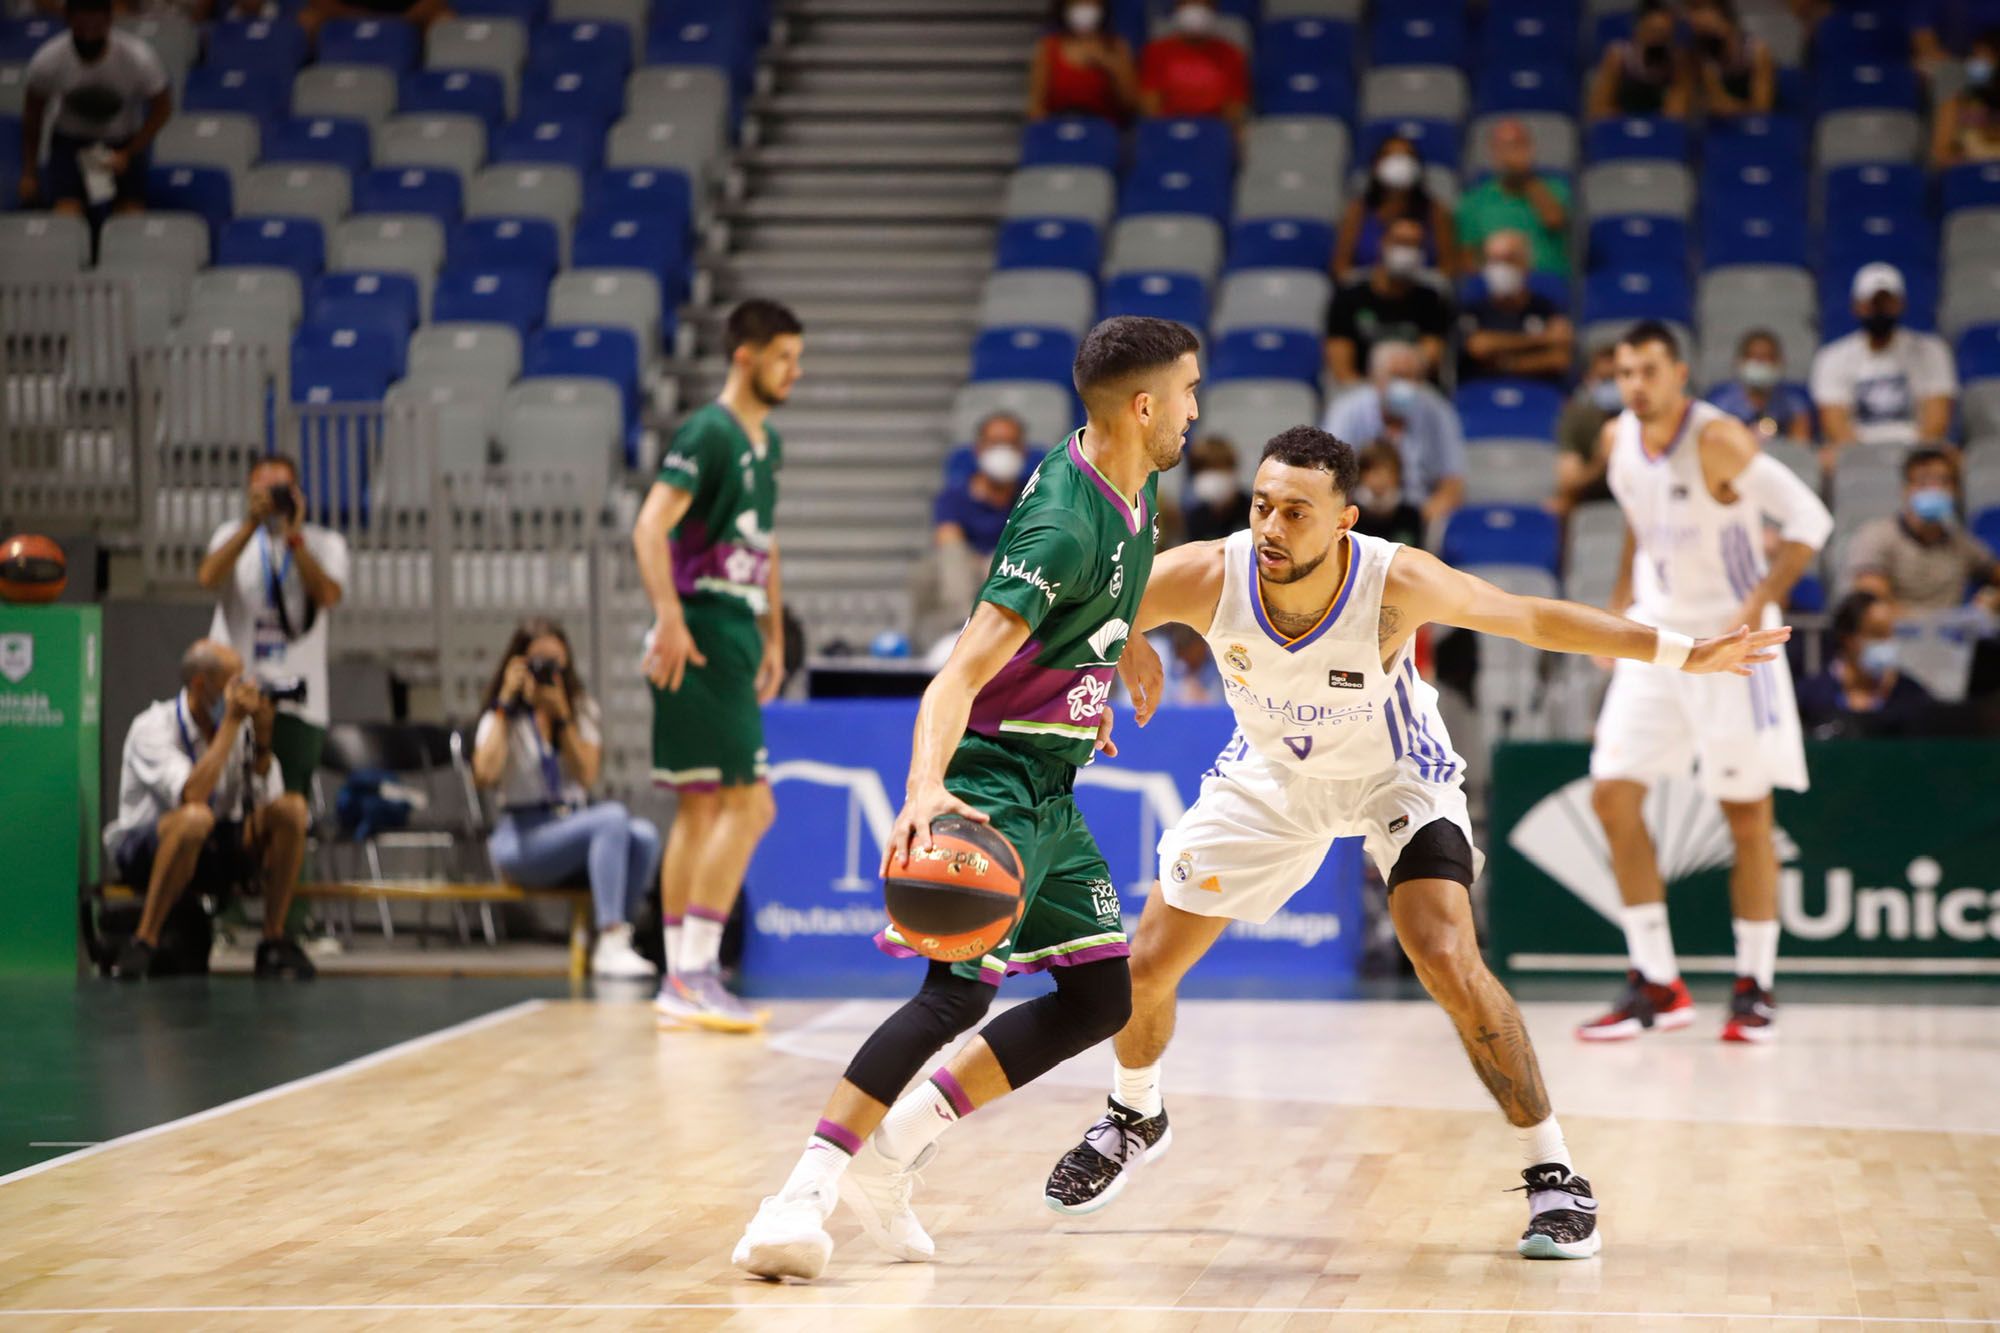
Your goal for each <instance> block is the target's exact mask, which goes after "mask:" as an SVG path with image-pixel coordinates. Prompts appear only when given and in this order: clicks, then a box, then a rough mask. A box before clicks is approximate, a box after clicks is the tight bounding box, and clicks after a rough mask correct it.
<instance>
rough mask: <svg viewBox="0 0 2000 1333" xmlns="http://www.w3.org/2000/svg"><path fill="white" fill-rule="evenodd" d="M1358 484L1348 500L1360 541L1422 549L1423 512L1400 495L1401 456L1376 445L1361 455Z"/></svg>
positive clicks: (1384, 445)
mask: <svg viewBox="0 0 2000 1333" xmlns="http://www.w3.org/2000/svg"><path fill="white" fill-rule="evenodd" d="M1358 461H1359V463H1360V464H1361V481H1360V484H1359V485H1357V486H1356V487H1355V488H1354V495H1353V496H1352V497H1351V498H1352V499H1353V501H1354V504H1355V507H1356V508H1358V509H1359V510H1360V511H1361V517H1360V518H1358V519H1356V520H1355V521H1354V530H1355V531H1356V532H1358V533H1360V534H1361V535H1362V536H1364V537H1380V538H1381V539H1382V540H1383V541H1386V542H1401V543H1403V545H1405V546H1415V547H1418V548H1420V549H1421V548H1422V546H1423V544H1424V511H1423V510H1421V509H1419V508H1417V507H1416V506H1415V505H1413V504H1411V503H1410V502H1409V500H1408V499H1407V498H1406V497H1405V496H1404V495H1403V456H1402V455H1401V454H1399V453H1397V452H1396V449H1395V446H1394V445H1390V444H1383V443H1380V442H1377V443H1375V444H1371V445H1369V446H1368V447H1367V448H1366V449H1363V450H1362V451H1361V457H1360V459H1359V460H1358Z"/></svg>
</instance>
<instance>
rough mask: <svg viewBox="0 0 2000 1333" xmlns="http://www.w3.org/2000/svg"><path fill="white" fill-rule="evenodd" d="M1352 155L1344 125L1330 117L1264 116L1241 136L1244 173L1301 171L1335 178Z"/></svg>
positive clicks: (1263, 175)
mask: <svg viewBox="0 0 2000 1333" xmlns="http://www.w3.org/2000/svg"><path fill="white" fill-rule="evenodd" d="M1352 155H1353V145H1352V143H1351V141H1350V138H1349V136H1348V133H1347V126H1346V124H1345V123H1344V122H1342V121H1339V120H1335V119H1334V118H1333V117H1332V116H1265V117H1263V118H1262V119H1259V120H1255V121H1252V122H1251V124H1250V128H1249V130H1248V131H1247V132H1246V133H1245V134H1244V136H1243V174H1244V175H1245V176H1251V177H1260V178H1268V177H1272V176H1275V175H1277V174H1278V173H1280V172H1285V171H1304V172H1309V173H1318V174H1319V175H1321V176H1324V177H1326V178H1327V179H1330V180H1334V181H1338V180H1340V179H1341V178H1342V177H1343V176H1345V175H1346V174H1347V166H1348V158H1349V157H1350V156H1352Z"/></svg>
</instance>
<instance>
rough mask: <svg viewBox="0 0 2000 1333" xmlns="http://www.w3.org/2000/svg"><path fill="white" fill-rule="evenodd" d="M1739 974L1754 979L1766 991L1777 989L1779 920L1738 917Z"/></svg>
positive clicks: (1737, 969) (1737, 964)
mask: <svg viewBox="0 0 2000 1333" xmlns="http://www.w3.org/2000/svg"><path fill="white" fill-rule="evenodd" d="M1730 924H1731V925H1732V926H1734V927H1735V928H1736V975H1737V976H1739V977H1751V978H1754V979H1755V980H1756V982H1757V984H1758V986H1760V987H1761V988H1763V989H1764V990H1767V991H1768V990H1773V989H1776V987H1777V980H1778V923H1777V922H1775V921H1745V920H1744V919H1743V918H1742V917H1740V916H1739V917H1736V918H1735V919H1734V920H1732V921H1731V922H1730Z"/></svg>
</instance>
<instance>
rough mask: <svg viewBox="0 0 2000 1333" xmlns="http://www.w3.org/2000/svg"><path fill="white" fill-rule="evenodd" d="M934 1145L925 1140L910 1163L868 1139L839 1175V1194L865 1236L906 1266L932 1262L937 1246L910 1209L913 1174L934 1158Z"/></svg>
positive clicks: (915, 1181)
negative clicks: (891, 1156) (894, 1158)
mask: <svg viewBox="0 0 2000 1333" xmlns="http://www.w3.org/2000/svg"><path fill="white" fill-rule="evenodd" d="M937 1147H938V1146H937V1144H935V1143H927V1144H925V1145H924V1150H923V1151H922V1152H920V1153H918V1154H917V1159H916V1160H915V1161H914V1162H911V1163H910V1164H909V1165H908V1166H903V1165H900V1164H899V1163H897V1162H894V1161H891V1160H890V1159H889V1158H888V1157H885V1156H884V1155H883V1153H882V1148H881V1141H880V1140H879V1139H876V1138H873V1137H870V1138H869V1140H868V1142H866V1143H864V1144H862V1145H861V1151H860V1152H858V1153H856V1154H854V1160H853V1161H851V1162H849V1163H848V1164H847V1170H845V1171H843V1172H842V1173H841V1175H840V1197H841V1199H842V1201H843V1202H845V1203H846V1204H847V1206H848V1207H849V1208H852V1209H853V1210H854V1216H855V1217H856V1218H858V1219H859V1220H860V1222H861V1229H862V1231H864V1232H865V1233H867V1236H868V1239H870V1240H872V1241H874V1242H875V1243H876V1244H877V1245H880V1246H881V1247H882V1248H883V1249H885V1250H887V1251H888V1252H889V1253H890V1254H892V1255H894V1256H895V1257H896V1258H898V1259H900V1260H902V1261H903V1262H904V1263H906V1264H922V1263H928V1262H930V1258H931V1256H932V1255H934V1254H936V1253H937V1244H936V1242H934V1241H932V1240H931V1238H930V1233H929V1232H927V1231H925V1230H924V1224H923V1223H921V1222H919V1221H917V1215H916V1214H915V1213H913V1212H911V1211H910V1191H911V1190H913V1189H915V1188H916V1184H917V1180H918V1176H917V1173H918V1172H919V1171H921V1170H923V1169H924V1168H925V1167H926V1166H928V1165H929V1164H930V1160H931V1159H932V1158H933V1157H936V1156H937Z"/></svg>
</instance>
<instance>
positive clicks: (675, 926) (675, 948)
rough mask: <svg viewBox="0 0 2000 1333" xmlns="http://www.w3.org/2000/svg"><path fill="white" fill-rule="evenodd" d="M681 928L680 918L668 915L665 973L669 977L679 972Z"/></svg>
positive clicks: (675, 975) (677, 974)
mask: <svg viewBox="0 0 2000 1333" xmlns="http://www.w3.org/2000/svg"><path fill="white" fill-rule="evenodd" d="M681 930H682V926H681V919H680V918H679V917H677V916H670V917H668V918H667V921H666V933H667V944H666V949H667V975H668V976H670V977H677V976H679V975H680V974H681Z"/></svg>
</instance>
